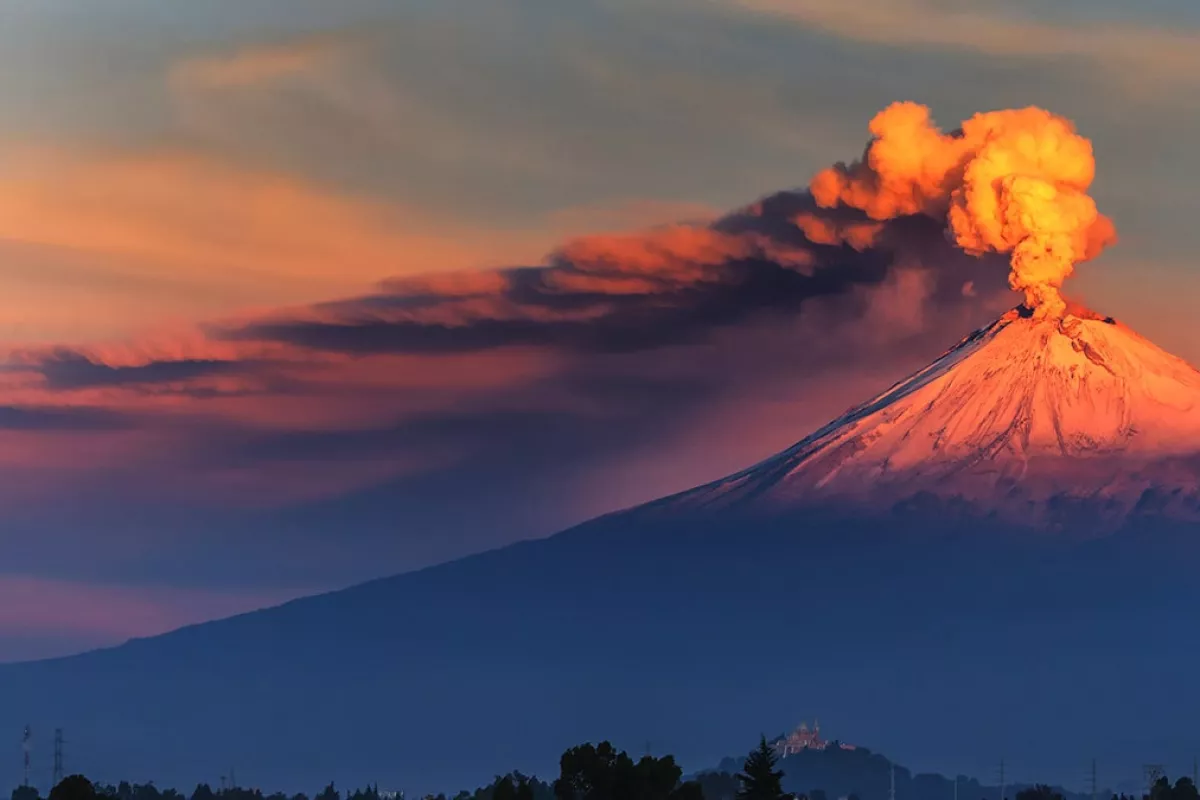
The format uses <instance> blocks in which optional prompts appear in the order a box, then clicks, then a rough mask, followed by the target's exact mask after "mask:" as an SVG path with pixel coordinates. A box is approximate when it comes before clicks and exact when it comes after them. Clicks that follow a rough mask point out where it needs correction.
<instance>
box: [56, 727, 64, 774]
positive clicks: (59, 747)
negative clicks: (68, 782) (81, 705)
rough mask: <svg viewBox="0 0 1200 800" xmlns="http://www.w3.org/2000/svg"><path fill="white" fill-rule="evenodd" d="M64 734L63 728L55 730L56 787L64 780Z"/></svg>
mask: <svg viewBox="0 0 1200 800" xmlns="http://www.w3.org/2000/svg"><path fill="white" fill-rule="evenodd" d="M63 777H64V776H63V732H62V728H55V729H54V785H55V786H58V785H59V784H60V783H62V779H63Z"/></svg>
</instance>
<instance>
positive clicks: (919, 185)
mask: <svg viewBox="0 0 1200 800" xmlns="http://www.w3.org/2000/svg"><path fill="white" fill-rule="evenodd" d="M870 130H871V133H872V134H873V137H874V138H873V139H872V140H871V143H870V144H869V145H868V146H867V150H866V153H865V154H864V156H863V160H862V161H856V162H854V163H853V164H850V165H849V166H847V165H845V164H837V165H836V166H834V167H831V168H829V169H826V170H823V171H822V172H820V173H818V174H817V176H816V177H814V178H813V180H812V184H811V186H810V189H811V190H812V193H813V197H814V198H815V199H816V201H817V203H818V204H820V205H821V206H824V207H826V208H832V207H834V206H837V205H839V204H842V205H847V206H851V207H853V208H857V209H860V210H862V211H863V212H865V213H866V214H867V215H868V216H869V217H871V218H872V219H877V220H885V219H893V218H895V217H900V216H905V215H910V214H925V215H927V216H931V217H934V218H936V219H945V220H946V222H947V226H948V231H947V233H948V235H949V236H951V237H952V238H953V239H954V241H955V242H956V243H957V244H958V246H959V247H962V248H963V249H964V250H966V251H967V252H969V253H971V254H973V255H981V254H983V253H986V252H997V253H1008V254H1009V255H1010V260H1011V264H1012V272H1011V273H1010V275H1009V283H1010V284H1011V285H1012V288H1013V289H1015V290H1017V291H1020V292H1024V293H1025V303H1026V305H1028V306H1029V307H1030V308H1032V309H1033V310H1034V314H1035V316H1038V317H1059V316H1062V314H1063V313H1064V312H1065V310H1066V303H1065V302H1064V301H1063V299H1062V296H1061V295H1060V293H1059V289H1060V288H1061V287H1062V285H1063V281H1065V280H1066V279H1067V278H1068V277H1069V276H1070V275H1071V273H1072V272H1073V271H1074V269H1075V264H1077V263H1079V262H1080V261H1086V260H1088V259H1091V258H1094V257H1095V256H1097V255H1099V253H1100V251H1101V250H1103V249H1104V247H1105V246H1107V245H1109V244H1111V243H1113V242H1115V241H1116V229H1115V228H1114V227H1113V224H1112V221H1111V220H1110V219H1109V218H1108V217H1106V216H1104V215H1103V214H1101V213H1100V212H1099V211H1097V209H1096V203H1095V201H1094V200H1092V198H1091V197H1089V196H1088V194H1087V190H1088V187H1089V186H1091V183H1092V179H1093V177H1094V176H1095V172H1096V160H1095V157H1094V156H1093V154H1092V143H1091V142H1090V141H1088V140H1087V139H1086V138H1084V137H1082V136H1080V135H1079V134H1078V133H1076V132H1075V127H1074V125H1073V124H1072V123H1071V122H1070V120H1067V119H1064V118H1062V117H1059V116H1056V115H1054V114H1051V113H1050V112H1048V111H1044V110H1042V109H1040V108H1034V107H1030V108H1023V109H1013V110H1004V111H990V112H987V113H982V114H976V115H975V116H973V117H972V118H971V119H969V120H967V121H966V122H964V123H963V126H962V129H961V130H959V131H955V132H954V133H951V134H943V133H942V132H941V131H940V130H939V129H938V128H937V127H936V126H935V125H934V124H933V121H932V119H931V118H930V114H929V109H928V108H926V107H925V106H922V105H919V104H917V103H894V104H892V105H891V106H889V107H888V108H886V109H884V110H883V111H881V112H880V113H879V114H877V115H876V116H875V118H874V119H873V120H871V126H870Z"/></svg>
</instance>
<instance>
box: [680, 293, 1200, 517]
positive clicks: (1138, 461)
mask: <svg viewBox="0 0 1200 800" xmlns="http://www.w3.org/2000/svg"><path fill="white" fill-rule="evenodd" d="M1198 487H1200V372H1197V371H1196V370H1195V369H1194V368H1193V367H1191V366H1190V365H1188V364H1187V363H1186V362H1184V361H1183V360H1181V359H1179V358H1177V357H1175V356H1172V355H1170V354H1169V353H1166V352H1164V351H1163V350H1161V349H1159V348H1158V347H1156V346H1155V345H1154V344H1152V343H1151V342H1149V341H1147V340H1146V339H1144V338H1142V337H1141V336H1139V335H1137V334H1136V333H1134V332H1133V331H1132V330H1130V329H1129V328H1127V327H1125V326H1124V325H1121V324H1118V323H1116V322H1114V321H1113V320H1112V319H1105V318H1100V317H1097V316H1095V315H1093V314H1091V313H1090V312H1084V311H1080V312H1078V313H1075V314H1067V315H1066V316H1065V317H1063V318H1061V319H1034V318H1033V317H1032V316H1030V315H1029V314H1028V313H1027V312H1025V311H1024V309H1016V310H1013V311H1010V312H1009V313H1007V314H1005V315H1004V316H1003V317H1001V318H1000V319H999V320H997V321H996V322H994V323H993V324H991V325H989V326H988V327H986V328H983V329H980V330H978V331H976V332H975V333H973V334H972V335H970V336H968V337H967V338H966V339H964V340H963V341H962V342H960V343H959V344H958V345H957V346H956V347H954V348H953V349H951V350H949V351H948V352H946V353H944V354H943V355H942V356H941V357H940V358H939V359H937V360H936V361H935V362H933V363H932V364H930V365H929V366H928V367H926V368H925V369H923V370H921V371H920V372H918V373H916V374H915V375H912V376H911V377H909V378H907V379H906V380H904V381H902V382H900V383H898V384H896V385H895V386H893V387H892V388H891V389H889V390H888V391H886V392H884V393H883V394H881V395H880V396H878V397H876V398H874V399H873V400H871V401H870V402H868V403H865V404H863V405H861V406H859V407H857V408H854V409H852V410H850V411H849V412H847V413H846V414H845V415H844V416H842V417H841V418H839V419H837V420H834V421H833V422H831V423H830V424H829V425H827V426H825V427H824V428H822V429H820V430H818V431H817V432H816V433H814V434H812V435H811V436H809V437H807V438H806V439H804V440H802V441H800V442H799V443H797V444H796V445H794V446H793V447H791V448H789V449H788V450H785V451H784V452H782V453H779V454H778V455H775V456H773V457H771V458H769V459H767V460H766V461H763V462H761V463H759V464H757V465H755V466H753V467H751V468H749V469H746V470H743V471H742V472H739V473H737V474H735V475H732V476H730V477H728V478H725V479H723V480H720V481H716V482H715V483H712V484H709V485H707V486H703V487H700V488H698V489H695V490H692V491H690V492H686V493H684V494H682V495H678V496H676V497H674V498H671V499H670V500H668V501H667V502H668V504H670V505H674V506H676V507H693V508H695V507H704V508H709V509H713V508H721V507H727V506H739V507H750V508H753V509H756V510H761V511H764V512H771V511H773V510H785V509H788V508H794V507H797V506H802V505H807V504H810V503H814V502H816V503H829V502H834V503H836V502H839V501H843V502H849V503H853V504H854V505H855V506H860V507H861V506H862V505H863V504H866V505H867V506H868V507H872V508H879V507H881V506H882V507H883V508H887V507H894V506H896V505H897V504H903V503H905V502H906V501H915V500H917V499H928V498H930V497H933V498H940V499H941V500H952V501H954V502H955V503H957V504H959V505H960V506H965V507H967V508H975V509H979V510H982V511H983V512H984V513H988V514H993V515H996V516H1000V517H1005V518H1012V519H1017V520H1022V521H1028V522H1039V521H1041V522H1045V521H1051V520H1052V518H1053V517H1054V516H1055V512H1056V510H1060V511H1061V510H1065V506H1066V505H1067V504H1071V505H1075V506H1077V505H1079V504H1084V505H1086V506H1087V507H1089V508H1090V509H1091V510H1092V511H1093V512H1096V513H1097V514H1099V515H1100V516H1101V517H1103V518H1108V519H1113V520H1117V519H1123V518H1125V517H1127V516H1128V515H1129V514H1131V513H1139V514H1140V513H1151V512H1152V513H1157V514H1165V515H1167V516H1172V517H1179V518H1188V519H1190V518H1196V517H1200V489H1198Z"/></svg>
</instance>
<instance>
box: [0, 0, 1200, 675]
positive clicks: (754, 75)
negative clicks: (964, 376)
mask: <svg viewBox="0 0 1200 800" xmlns="http://www.w3.org/2000/svg"><path fill="white" fill-rule="evenodd" d="M169 5H170V8H169V9H168V8H167V4H163V3H160V2H156V1H155V0H109V2H106V3H103V4H100V3H96V4H86V5H81V4H78V3H73V2H69V0H7V2H5V3H3V4H0V98H2V100H0V281H2V285H3V287H4V291H3V292H2V293H0V351H2V353H3V360H2V362H0V392H3V394H4V396H3V398H0V502H2V503H3V507H4V509H5V514H4V523H3V525H0V660H17V659H26V658H37V657H45V656H50V655H56V654H62V653H69V652H75V651H79V650H82V649H86V648H90V647H95V646H101V645H106V644H111V643H115V642H119V641H121V640H124V639H126V638H129V637H132V636H144V635H150V634H153V633H157V632H162V631H165V630H169V629H171V628H174V627H177V626H180V625H184V624H188V623H191V622H195V621H200V620H204V619H209V618H214V617H220V616H225V615H229V614H233V613H238V612H240V611H244V610H249V609H253V608H259V607H263V606H265V605H270V604H273V603H276V602H280V601H283V600H286V599H289V598H291V597H295V596H299V595H304V594H309V593H313V592H320V591H327V590H330V589H334V588H338V587H342V586H347V585H351V584H353V583H356V582H359V581H362V580H366V579H369V578H373V577H378V576H383V575H389V574H395V573H399V572H404V571H407V570H411V569H415V568H419V567H421V566H425V565H428V564H432V563H437V562H440V561H444V560H447V559H451V558H455V557H458V556H461V555H464V554H467V553H471V552H477V551H480V550H483V549H488V548H492V547H496V546H500V545H503V544H505V543H508V542H512V541H515V540H518V539H522V538H528V537H533V536H543V535H548V534H551V533H553V532H555V531H556V530H559V529H562V528H563V527H566V526H569V525H571V524H573V523H576V522H581V521H583V520H585V519H588V518H589V517H591V516H594V515H596V514H600V513H603V512H606V511H610V510H615V509H617V508H622V507H626V506H629V505H632V504H635V503H638V502H641V501H645V500H650V499H653V498H655V497H657V496H660V495H662V494H665V493H669V492H672V491H677V490H682V489H686V488H688V487H690V486H692V485H695V484H696V483H699V482H702V481H705V480H709V479H714V478H717V477H720V476H721V475H723V474H725V473H727V472H729V471H732V470H734V469H737V468H740V467H743V466H746V465H747V464H749V463H752V462H753V461H755V460H757V459H759V458H762V457H765V456H767V455H769V454H770V453H772V452H774V451H776V450H778V449H781V448H783V447H786V446H788V445H790V444H791V443H793V442H794V441H796V440H798V439H800V438H802V437H803V436H804V435H805V434H806V433H808V432H809V431H810V430H812V429H813V428H815V427H817V426H819V425H820V424H823V423H824V422H826V421H828V420H829V419H831V418H833V417H835V416H837V415H838V414H839V413H841V412H842V411H843V410H845V409H846V408H847V407H849V406H850V405H852V404H854V403H857V402H859V401H862V400H864V399H866V398H868V397H870V396H871V395H872V394H874V393H876V392H878V391H881V390H882V389H884V388H886V387H887V386H888V385H890V384H891V383H892V382H894V381H896V380H898V379H900V378H902V377H903V376H904V375H905V374H906V373H908V372H909V371H911V370H913V369H915V368H917V367H919V366H921V365H923V364H924V363H926V362H928V361H929V360H930V359H931V358H933V357H935V356H936V355H937V354H938V353H940V352H942V351H943V350H944V349H946V348H947V347H948V346H951V345H952V344H953V343H954V342H956V341H957V340H958V339H960V338H962V337H963V336H964V335H966V334H967V333H969V332H970V331H971V330H972V329H973V328H974V327H976V326H978V325H981V324H984V323H986V322H987V321H989V319H991V318H993V317H994V316H996V315H997V314H998V313H1000V312H1002V311H1003V310H1004V309H1005V308H1007V307H1011V306H1012V305H1015V304H1016V302H1018V301H1019V298H1018V297H1017V296H1016V295H1014V294H1011V293H1010V292H1008V291H1007V290H1006V287H1005V283H1004V280H1005V272H1006V267H1005V265H1004V263H1003V262H1002V261H997V260H996V259H995V258H990V257H983V258H974V257H971V256H967V255H965V254H963V253H961V252H959V251H957V250H955V248H953V247H952V246H951V245H950V244H948V243H947V242H946V241H945V238H944V236H943V235H942V233H941V231H940V229H938V228H937V226H931V225H924V224H921V223H920V221H913V220H908V221H905V220H900V221H896V222H889V223H887V224H882V225H866V224H864V221H863V219H861V217H855V216H854V215H852V214H849V215H848V214H845V213H840V212H837V210H830V209H822V208H819V207H817V206H816V205H815V204H814V203H813V202H812V198H811V197H810V196H808V195H807V194H806V193H805V188H806V187H807V185H808V182H809V180H810V179H811V178H812V176H813V175H814V174H815V173H817V172H818V171H819V170H822V169H824V168H826V167H828V166H830V165H832V164H834V163H835V162H839V161H851V160H853V159H855V158H857V157H859V156H860V155H861V154H862V152H863V148H864V145H865V144H866V142H867V139H868V136H869V133H868V130H867V125H868V122H869V121H870V120H871V118H872V117H873V116H874V115H875V114H876V113H877V112H878V111H879V110H880V109H882V108H884V107H885V106H887V105H888V104H889V103H891V102H893V101H897V100H911V101H916V102H920V103H923V104H926V105H928V106H929V107H930V108H931V109H932V111H933V114H934V116H935V118H936V119H937V120H938V121H939V122H940V123H941V124H942V126H943V127H944V129H946V130H951V129H953V128H955V127H957V125H958V124H959V122H960V121H962V120H964V119H966V118H968V117H970V116H971V115H972V114H974V113H976V112H979V111H988V110H992V109H999V108H1008V107H1021V106H1025V105H1030V104H1034V105H1039V106H1042V107H1045V108H1047V109H1049V110H1051V111H1053V112H1055V113H1056V114H1061V115H1063V116H1065V117H1067V118H1069V119H1071V120H1073V121H1074V122H1075V124H1076V125H1077V127H1078V130H1079V131H1080V132H1081V133H1082V134H1083V135H1085V136H1087V137H1088V138H1090V139H1091V140H1092V142H1093V143H1094V148H1095V156H1096V161H1097V173H1096V181H1095V184H1094V187H1093V191H1092V194H1093V196H1094V197H1095V198H1096V201H1097V203H1098V204H1099V207H1100V208H1101V210H1102V211H1103V212H1104V213H1106V214H1107V215H1108V216H1110V217H1111V218H1112V219H1113V220H1114V222H1115V223H1116V226H1117V229H1118V230H1119V232H1120V242H1119V244H1117V245H1116V246H1115V247H1113V248H1111V249H1109V250H1108V251H1107V252H1106V253H1104V254H1103V255H1102V256H1101V257H1100V258H1098V259H1096V260H1094V261H1092V262H1088V263H1086V264H1082V265H1080V267H1079V269H1078V272H1077V275H1076V277H1074V278H1073V279H1072V280H1071V281H1070V282H1069V283H1068V285H1067V294H1068V295H1069V296H1070V297H1071V298H1073V299H1074V300H1077V301H1079V302H1082V303H1085V304H1087V305H1089V306H1091V307H1093V308H1095V309H1097V310H1100V311H1103V312H1104V313H1107V314H1112V315H1114V316H1116V317H1118V318H1119V319H1121V320H1123V321H1125V322H1127V323H1128V324H1130V325H1131V326H1133V327H1134V328H1135V329H1137V330H1138V331H1139V332H1141V333H1142V334H1144V335H1146V336H1148V337H1150V338H1151V339H1153V340H1154V341H1156V342H1157V343H1158V344H1159V345H1161V346H1162V347H1164V348H1165V349H1167V350H1169V351H1171V352H1174V353H1176V354H1178V355H1180V356H1182V357H1184V358H1186V359H1188V360H1190V361H1192V362H1193V363H1200V336H1198V335H1197V334H1196V333H1195V326H1194V324H1193V319H1194V309H1193V307H1194V303H1195V299H1196V298H1197V297H1198V296H1200V294H1198V291H1200V277H1198V274H1197V271H1196V269H1195V267H1194V265H1193V257H1192V254H1193V253H1194V252H1196V251H1197V249H1200V227H1198V226H1197V225H1195V224H1194V221H1193V217H1194V214H1195V203H1194V202H1193V198H1192V194H1191V193H1192V190H1193V187H1195V186H1197V185H1200V159H1198V158H1197V157H1196V156H1195V152H1194V151H1195V142H1196V141H1200V6H1198V5H1196V4H1195V3H1194V2H1192V0H1158V2H1152V1H1151V0H1147V1H1146V2H1141V3H1137V4H1134V3H1128V2H1124V1H1123V0H1102V1H1101V0H1056V2H1053V3H1050V2H1043V1H1041V0H1020V1H1019V2H1018V1H1016V0H1004V1H1003V2H1000V0H960V1H959V2H953V3H948V2H944V0H861V1H860V2H855V3H845V2H836V1H834V0H687V1H686V2H685V1H684V0H655V2H653V3H648V2H634V1H633V0H630V1H629V2H625V1H624V0H579V2H574V3H570V4H564V3H561V2H558V0H491V2H488V3H478V2H476V3H466V2H462V0H408V2H404V3H395V2H387V1H385V0H378V1H377V2H372V1H371V0H343V1H342V2H338V3H328V2H324V0H320V1H318V0H292V2H289V3H286V4H283V3H276V2H266V1H265V0H243V2H238V3H233V2H222V3H206V4H198V3H191V4H174V3H173V4H169Z"/></svg>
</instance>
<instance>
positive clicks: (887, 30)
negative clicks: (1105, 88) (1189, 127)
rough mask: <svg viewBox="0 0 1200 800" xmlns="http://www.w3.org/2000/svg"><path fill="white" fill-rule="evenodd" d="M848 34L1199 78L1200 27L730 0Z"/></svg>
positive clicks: (1126, 72)
mask: <svg viewBox="0 0 1200 800" xmlns="http://www.w3.org/2000/svg"><path fill="white" fill-rule="evenodd" d="M727 2H730V3H731V4H732V5H733V6H734V7H737V8H740V9H743V10H745V11H749V12H753V13H757V14H763V15H768V16H771V17H774V18H777V19H780V20H785V21H790V22H793V23H795V24H797V25H800V26H803V27H805V28H808V29H811V30H814V31H820V32H823V33H827V34H830V35H833V36H837V37H840V38H844V39H851V40H854V41H860V42H868V43H871V44H880V45H888V46H895V47H922V48H937V49H942V50H949V51H960V52H973V53H979V54H982V55H987V56H995V57H1005V58H1037V59H1045V60H1059V59H1078V60H1082V61H1084V62H1086V63H1087V64H1088V65H1090V66H1093V67H1096V68H1098V69H1101V70H1104V71H1109V72H1112V73H1114V74H1115V75H1117V76H1120V77H1121V78H1122V79H1123V80H1125V81H1127V82H1128V83H1129V85H1131V86H1137V87H1140V88H1150V87H1151V86H1152V84H1153V82H1159V81H1167V82H1170V83H1175V84H1178V83H1188V84H1195V83H1198V82H1200V31H1198V30H1189V29H1187V28H1172V29H1168V28H1165V27H1160V28H1156V27H1149V26H1145V25H1141V24H1138V23H1133V22H1128V23H1113V22H1099V21H1094V20H1087V19H1083V20H1071V21H1070V22H1067V21H1062V22H1058V21H1051V20H1041V19H1031V18H1027V17H1024V16H1021V15H1020V14H1019V13H1013V12H1012V11H1011V10H1010V9H1008V8H1007V7H1003V8H1002V7H1001V6H1000V5H999V4H997V3H989V2H982V0H962V2H952V3H946V2H939V0H857V2H838V1H837V0H727Z"/></svg>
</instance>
